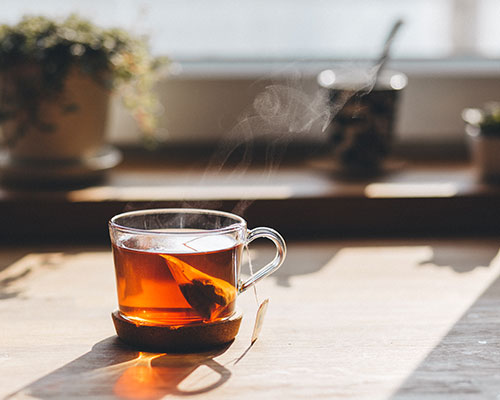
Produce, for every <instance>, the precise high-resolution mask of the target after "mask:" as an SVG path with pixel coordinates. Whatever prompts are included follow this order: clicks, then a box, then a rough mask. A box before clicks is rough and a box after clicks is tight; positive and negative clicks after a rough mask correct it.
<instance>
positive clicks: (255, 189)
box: [68, 185, 293, 201]
mask: <svg viewBox="0 0 500 400" xmlns="http://www.w3.org/2000/svg"><path fill="white" fill-rule="evenodd" d="M292 195H293V189H292V187H291V186H288V185H281V186H280V185H275V186H249V185H244V186H236V185H235V186H158V187H151V186H149V187H143V186H128V187H112V186H101V187H96V188H88V189H81V190H75V191H72V192H70V193H68V199H69V200H71V201H102V200H125V201H154V200H162V201H163V200H241V199H245V200H255V199H273V200H274V199H287V198H290V197H292Z"/></svg>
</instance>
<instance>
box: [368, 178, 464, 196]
mask: <svg viewBox="0 0 500 400" xmlns="http://www.w3.org/2000/svg"><path fill="white" fill-rule="evenodd" d="M457 193H458V188H457V185H455V184H454V183H451V182H443V183H371V184H369V185H367V186H366V187H365V196H366V197H368V198H390V197H399V198H408V197H416V198H418V197H453V196H456V195H457Z"/></svg>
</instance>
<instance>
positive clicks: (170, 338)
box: [111, 310, 243, 353]
mask: <svg viewBox="0 0 500 400" xmlns="http://www.w3.org/2000/svg"><path fill="white" fill-rule="evenodd" d="M111 316H112V318H113V323H114V325H115V329H116V333H117V335H118V337H119V338H120V339H121V340H123V341H124V342H125V343H127V344H128V345H130V346H132V347H134V348H137V349H138V350H144V351H152V352H162V353H164V352H174V353H186V352H197V351H201V350H208V349H211V348H215V347H218V346H221V345H223V344H226V343H229V342H230V341H231V340H233V339H234V338H235V337H236V335H237V333H238V330H239V329H240V323H241V319H242V317H243V316H242V314H241V312H239V311H236V312H235V314H234V315H233V316H232V317H230V318H228V319H225V320H223V321H216V322H208V323H202V324H196V325H186V326H177V327H172V326H153V325H136V324H134V323H133V322H131V321H129V320H127V319H125V318H123V317H122V316H121V315H120V313H119V312H118V310H115V311H114V312H113V313H112V314H111Z"/></svg>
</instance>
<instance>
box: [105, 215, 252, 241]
mask: <svg viewBox="0 0 500 400" xmlns="http://www.w3.org/2000/svg"><path fill="white" fill-rule="evenodd" d="M148 214H210V215H218V216H221V217H226V218H230V219H233V220H235V221H236V222H235V223H234V224H231V225H228V226H225V227H223V228H216V229H189V230H186V231H185V232H183V231H181V230H179V231H174V232H169V231H159V230H154V229H141V228H132V227H129V226H126V225H121V224H119V223H118V222H116V220H118V219H119V218H123V217H128V216H137V215H148ZM108 225H109V227H110V229H117V230H120V231H124V232H129V233H135V234H143V235H144V234H146V235H164V236H172V235H175V236H178V235H191V236H192V235H209V234H224V233H228V232H233V231H236V230H238V229H242V228H243V229H246V226H247V223H246V221H245V219H243V218H242V217H240V216H239V215H236V214H233V213H230V212H227V211H219V210H210V209H204V208H150V209H140V210H133V211H126V212H123V213H120V214H117V215H115V216H113V217H112V218H111V219H110V220H109V223H108Z"/></svg>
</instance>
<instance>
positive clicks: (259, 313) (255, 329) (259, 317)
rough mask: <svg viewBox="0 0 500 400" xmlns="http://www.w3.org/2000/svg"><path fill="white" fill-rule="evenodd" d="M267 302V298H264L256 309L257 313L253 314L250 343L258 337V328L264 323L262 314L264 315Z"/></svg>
mask: <svg viewBox="0 0 500 400" xmlns="http://www.w3.org/2000/svg"><path fill="white" fill-rule="evenodd" d="M268 304H269V299H265V300H264V301H263V302H262V303H261V305H260V306H259V309H258V310H257V315H256V316H255V325H254V326H253V333H252V344H254V343H255V341H256V340H257V339H258V337H259V334H260V330H261V329H262V325H263V324H264V316H265V315H266V311H267V305H268Z"/></svg>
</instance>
